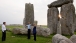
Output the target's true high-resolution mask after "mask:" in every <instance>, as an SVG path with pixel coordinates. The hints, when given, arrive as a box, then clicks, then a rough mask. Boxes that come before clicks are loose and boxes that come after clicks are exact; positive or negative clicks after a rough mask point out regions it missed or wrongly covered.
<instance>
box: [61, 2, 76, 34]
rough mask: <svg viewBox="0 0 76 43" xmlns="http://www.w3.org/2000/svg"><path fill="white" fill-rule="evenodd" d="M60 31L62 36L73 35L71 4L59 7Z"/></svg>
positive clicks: (72, 8)
mask: <svg viewBox="0 0 76 43" xmlns="http://www.w3.org/2000/svg"><path fill="white" fill-rule="evenodd" d="M61 16H62V18H61V29H62V34H65V35H69V34H70V35H73V33H74V30H73V28H72V26H73V23H74V16H75V8H74V5H73V4H72V3H69V4H65V5H63V6H62V7H61Z"/></svg>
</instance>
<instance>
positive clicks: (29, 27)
mask: <svg viewBox="0 0 76 43" xmlns="http://www.w3.org/2000/svg"><path fill="white" fill-rule="evenodd" d="M26 26H27V28H28V39H30V33H31V24H30V22H28V25H26Z"/></svg>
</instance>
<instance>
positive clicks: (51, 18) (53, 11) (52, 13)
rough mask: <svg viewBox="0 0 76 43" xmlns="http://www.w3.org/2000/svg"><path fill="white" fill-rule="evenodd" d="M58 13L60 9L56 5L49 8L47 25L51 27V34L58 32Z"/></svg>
mask: <svg viewBox="0 0 76 43" xmlns="http://www.w3.org/2000/svg"><path fill="white" fill-rule="evenodd" d="M58 14H59V11H58V9H57V8H56V7H52V8H49V9H48V13H47V26H48V28H50V32H51V34H53V33H56V32H57V23H58Z"/></svg>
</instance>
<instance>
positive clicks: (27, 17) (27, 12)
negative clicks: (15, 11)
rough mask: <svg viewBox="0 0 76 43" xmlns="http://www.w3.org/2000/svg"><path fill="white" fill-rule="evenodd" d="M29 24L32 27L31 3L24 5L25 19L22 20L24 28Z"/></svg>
mask: <svg viewBox="0 0 76 43" xmlns="http://www.w3.org/2000/svg"><path fill="white" fill-rule="evenodd" d="M28 22H30V23H31V24H32V25H33V23H34V7H33V4H31V3H26V4H25V17H24V20H23V23H24V26H26V25H27V24H28Z"/></svg>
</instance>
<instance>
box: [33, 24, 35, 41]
mask: <svg viewBox="0 0 76 43" xmlns="http://www.w3.org/2000/svg"><path fill="white" fill-rule="evenodd" d="M33 35H34V41H36V25H35V24H34V28H33Z"/></svg>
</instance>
